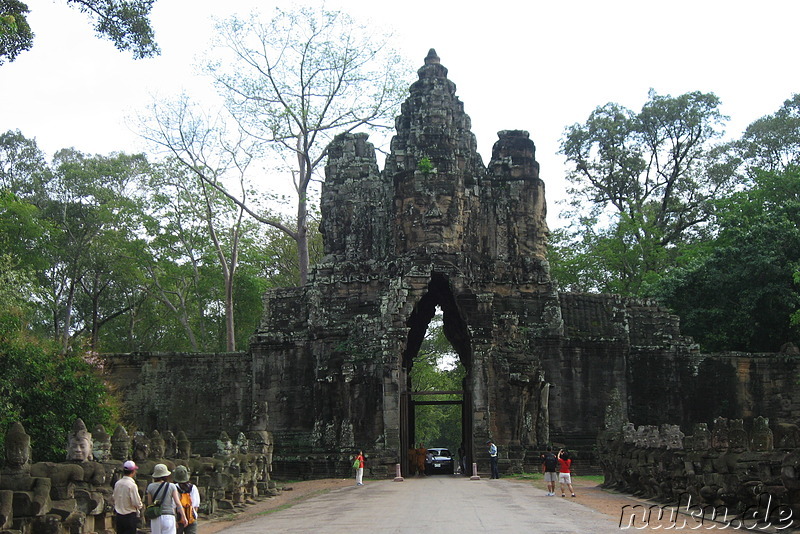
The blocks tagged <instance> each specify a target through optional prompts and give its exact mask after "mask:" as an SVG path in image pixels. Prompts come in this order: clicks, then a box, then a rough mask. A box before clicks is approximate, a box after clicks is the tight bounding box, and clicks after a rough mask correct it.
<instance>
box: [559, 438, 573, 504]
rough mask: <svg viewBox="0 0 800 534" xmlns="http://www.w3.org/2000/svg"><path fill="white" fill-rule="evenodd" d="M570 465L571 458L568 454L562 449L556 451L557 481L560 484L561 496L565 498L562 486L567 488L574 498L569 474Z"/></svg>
mask: <svg viewBox="0 0 800 534" xmlns="http://www.w3.org/2000/svg"><path fill="white" fill-rule="evenodd" d="M571 465H572V458H570V457H569V453H567V451H565V450H564V449H561V450H559V451H558V481H559V483H560V484H561V496H562V497H566V494H565V493H564V486H567V487H568V488H569V492H570V493H571V494H572V496H573V497H574V496H575V490H574V489H572V475H571V474H570V470H569V469H570V466H571Z"/></svg>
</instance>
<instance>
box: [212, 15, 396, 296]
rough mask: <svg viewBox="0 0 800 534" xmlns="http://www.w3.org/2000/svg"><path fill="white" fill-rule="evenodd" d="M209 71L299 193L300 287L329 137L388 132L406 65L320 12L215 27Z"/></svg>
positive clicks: (381, 40)
mask: <svg viewBox="0 0 800 534" xmlns="http://www.w3.org/2000/svg"><path fill="white" fill-rule="evenodd" d="M218 35H219V40H218V44H219V47H218V49H217V50H218V55H217V56H216V60H215V61H213V62H211V63H210V64H209V71H210V72H211V74H212V75H213V76H214V78H215V80H216V82H217V84H218V85H219V87H220V88H221V90H222V92H223V94H224V96H225V98H226V102H227V105H228V109H229V110H230V112H231V114H232V115H233V116H234V117H235V118H236V120H237V122H238V124H239V126H240V127H241V129H242V131H244V132H246V133H247V134H248V135H250V136H252V138H253V139H256V140H258V141H259V142H261V143H265V144H267V145H268V146H269V147H271V148H273V149H274V151H275V154H276V155H278V156H280V158H282V160H283V162H284V165H283V172H284V173H285V174H286V176H287V177H291V183H292V184H293V186H294V190H295V192H296V194H297V204H296V216H295V221H294V225H293V227H286V226H283V225H274V226H275V227H276V228H279V229H280V230H281V231H283V232H285V233H286V234H287V235H289V236H290V237H291V238H292V239H293V240H294V241H295V242H296V243H297V255H298V264H299V269H300V283H301V284H305V283H306V280H307V277H308V266H309V252H308V223H309V221H308V213H309V195H310V186H311V183H312V180H313V179H314V175H315V172H316V170H317V168H318V166H319V165H320V163H321V161H322V160H323V158H324V157H325V148H326V146H327V144H328V142H329V141H330V139H331V138H332V137H333V136H334V135H336V134H339V133H341V132H345V131H352V130H355V129H357V128H363V129H375V128H388V127H389V126H391V125H392V122H393V118H394V116H395V114H396V112H397V110H398V106H399V104H400V102H401V100H402V98H403V96H404V94H405V90H406V73H407V72H408V71H407V69H406V68H405V67H404V62H403V61H401V60H400V58H399V57H398V56H397V55H396V54H395V53H394V52H393V51H392V50H390V49H389V47H388V46H387V41H386V37H385V35H384V34H383V29H381V32H380V33H379V32H378V31H375V30H369V29H368V28H367V27H366V26H364V25H361V24H358V23H357V22H356V21H354V20H353V19H352V18H350V17H349V16H348V15H346V14H345V13H342V12H332V11H327V10H325V9H324V8H321V9H316V10H311V9H299V10H296V11H282V10H280V9H278V10H277V11H276V15H275V16H274V17H273V18H272V20H271V21H269V22H268V23H266V24H262V23H261V22H259V20H258V19H257V18H256V17H252V18H250V19H249V20H240V19H238V18H232V19H230V20H228V21H226V22H223V23H221V24H220V25H219V26H218Z"/></svg>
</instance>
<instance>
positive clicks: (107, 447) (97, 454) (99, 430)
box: [92, 425, 111, 462]
mask: <svg viewBox="0 0 800 534" xmlns="http://www.w3.org/2000/svg"><path fill="white" fill-rule="evenodd" d="M92 455H94V459H95V460H97V461H98V462H107V461H109V460H111V436H109V435H108V433H107V432H106V429H105V428H104V427H103V425H97V426H96V427H95V428H94V432H92Z"/></svg>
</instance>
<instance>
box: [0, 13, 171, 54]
mask: <svg viewBox="0 0 800 534" xmlns="http://www.w3.org/2000/svg"><path fill="white" fill-rule="evenodd" d="M66 2H67V5H70V6H75V7H77V8H78V9H79V10H80V11H81V12H83V13H86V14H88V15H89V17H90V18H91V19H92V20H93V22H94V23H95V26H94V29H95V31H96V32H97V34H98V35H101V36H103V37H106V38H108V39H110V40H111V41H112V42H113V43H114V46H116V47H117V49H118V50H124V51H130V52H132V53H133V56H134V57H135V58H136V59H141V58H146V57H153V56H157V55H158V54H160V51H159V49H158V45H157V44H156V42H155V40H154V35H153V29H152V27H151V26H150V20H149V18H148V17H149V15H150V10H151V9H152V8H153V4H154V3H155V0H114V1H110V0H66ZM29 12H30V10H29V9H28V6H27V4H25V3H23V2H20V1H19V0H0V65H2V64H3V63H5V62H6V61H9V62H11V61H14V60H15V59H16V58H17V56H18V55H19V54H20V53H21V52H24V51H26V50H30V49H31V47H32V46H33V36H34V34H33V32H32V31H31V28H30V26H29V25H28V20H27V14H28V13H29Z"/></svg>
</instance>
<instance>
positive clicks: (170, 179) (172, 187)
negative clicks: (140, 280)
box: [150, 161, 254, 351]
mask: <svg viewBox="0 0 800 534" xmlns="http://www.w3.org/2000/svg"><path fill="white" fill-rule="evenodd" d="M247 163H248V162H241V161H240V165H241V167H240V177H241V176H242V175H243V174H244V172H245V171H246V168H247ZM200 167H202V168H200ZM192 169H193V170H195V169H196V172H192V173H191V174H190V171H189V169H188V168H187V167H185V166H180V165H177V164H176V162H172V164H170V163H169V162H168V163H167V164H166V165H162V166H161V171H160V172H158V173H154V174H153V178H152V179H151V184H150V187H151V188H152V189H153V190H155V191H157V193H156V195H155V196H154V201H155V202H156V205H157V206H158V208H159V209H158V211H157V212H156V213H155V215H156V217H158V219H159V220H161V221H162V224H163V225H169V226H170V227H171V228H168V227H163V226H162V227H161V228H159V229H158V230H157V232H158V234H157V236H156V237H158V238H159V240H158V241H154V242H153V243H154V244H158V243H159V242H160V243H161V244H163V239H164V238H168V239H173V240H174V243H173V244H172V245H171V246H170V247H169V248H168V249H166V250H172V251H179V252H180V253H182V254H185V256H184V257H185V258H186V259H188V260H189V261H188V263H189V264H190V265H192V268H193V279H194V281H195V282H196V281H197V279H198V276H199V270H200V268H202V267H209V266H210V265H209V262H208V260H209V258H208V257H204V256H206V255H207V254H208V253H209V252H210V253H211V256H212V257H213V258H215V259H216V262H215V263H216V265H217V267H218V272H219V273H220V274H221V278H222V283H223V288H224V290H223V294H224V298H223V307H224V316H225V332H226V350H228V351H234V350H236V330H235V321H234V306H235V302H234V286H235V281H236V273H237V269H238V268H239V254H240V249H241V246H242V239H243V237H244V236H245V234H246V233H248V232H253V231H254V228H253V227H252V224H247V221H245V220H244V211H243V210H242V208H241V207H239V206H236V205H235V204H234V203H232V202H231V201H230V200H229V199H228V198H227V197H225V196H223V195H221V194H220V193H219V191H218V190H217V189H215V188H213V187H211V186H210V185H209V182H212V183H217V176H218V175H219V174H218V173H219V168H216V169H214V168H209V167H205V166H200V165H199V164H198V163H192ZM201 176H202V178H201ZM240 185H241V184H240ZM241 193H242V194H245V193H246V190H245V189H244V187H242V189H241ZM198 235H202V236H203V239H202V241H201V242H199V243H198V242H197V240H196V239H195V236H198ZM167 236H170V237H167ZM207 245H210V246H211V250H209V249H208V248H207ZM151 276H153V279H154V280H155V281H156V283H157V284H158V283H159V280H160V279H159V277H158V276H157V274H156V272H155V271H151ZM157 287H158V290H159V294H160V295H161V298H162V299H163V301H164V302H165V303H167V304H169V305H171V306H172V307H173V308H174V309H175V310H176V311H178V310H179V307H178V306H177V304H178V303H177V302H173V301H172V299H170V298H169V296H170V294H169V293H168V292H166V291H165V288H164V287H163V286H160V285H157ZM174 296H177V295H175V294H173V297H174ZM184 305H185V303H181V306H180V308H184ZM181 316H182V317H183V318H182V320H181V321H182V324H184V326H185V327H186V328H187V333H188V334H189V337H190V339H193V338H194V334H193V333H192V331H191V329H190V328H189V322H188V314H187V311H186V310H185V308H184V309H182V311H181ZM192 345H193V347H194V350H197V341H196V340H193V341H192Z"/></svg>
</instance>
